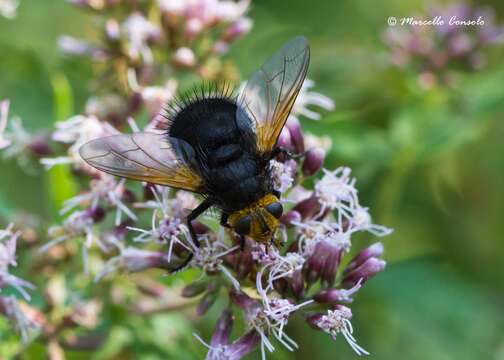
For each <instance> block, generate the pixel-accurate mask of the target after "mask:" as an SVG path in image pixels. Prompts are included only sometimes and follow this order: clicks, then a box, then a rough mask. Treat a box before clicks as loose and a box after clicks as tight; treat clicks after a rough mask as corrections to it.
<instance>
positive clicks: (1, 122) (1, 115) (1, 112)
mask: <svg viewBox="0 0 504 360" xmlns="http://www.w3.org/2000/svg"><path fill="white" fill-rule="evenodd" d="M0 1H1V0H0ZM9 104H10V102H9V100H3V101H2V102H0V150H2V149H5V148H6V147H8V146H9V145H10V144H11V141H10V140H9V139H6V138H5V137H4V134H5V130H6V129H7V120H8V116H9Z"/></svg>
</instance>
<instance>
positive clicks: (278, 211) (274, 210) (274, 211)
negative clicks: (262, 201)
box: [266, 202, 283, 219]
mask: <svg viewBox="0 0 504 360" xmlns="http://www.w3.org/2000/svg"><path fill="white" fill-rule="evenodd" d="M266 211H268V212H269V213H270V214H271V215H273V216H274V217H276V218H277V219H279V218H280V216H282V213H283V206H282V204H280V203H279V202H274V203H271V204H269V205H267V206H266Z"/></svg>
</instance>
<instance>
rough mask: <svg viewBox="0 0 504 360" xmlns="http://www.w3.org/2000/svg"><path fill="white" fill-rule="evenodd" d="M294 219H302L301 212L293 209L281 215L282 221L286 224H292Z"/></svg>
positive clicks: (296, 220)
mask: <svg viewBox="0 0 504 360" xmlns="http://www.w3.org/2000/svg"><path fill="white" fill-rule="evenodd" d="M293 221H294V222H299V221H301V214H300V213H299V211H296V210H291V211H289V212H287V213H285V214H283V215H282V216H281V217H280V222H281V223H282V224H284V225H286V226H292V222H293Z"/></svg>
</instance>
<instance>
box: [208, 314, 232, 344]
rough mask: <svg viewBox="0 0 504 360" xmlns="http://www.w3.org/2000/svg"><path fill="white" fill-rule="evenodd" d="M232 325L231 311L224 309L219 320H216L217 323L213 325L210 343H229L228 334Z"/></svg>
mask: <svg viewBox="0 0 504 360" xmlns="http://www.w3.org/2000/svg"><path fill="white" fill-rule="evenodd" d="M232 327H233V313H232V312H231V311H230V310H229V309H224V311H222V314H221V316H220V317H219V320H217V325H216V326H215V330H214V333H213V335H212V341H211V343H210V344H211V345H212V346H215V347H217V346H219V345H227V344H228V343H229V335H231V329H232Z"/></svg>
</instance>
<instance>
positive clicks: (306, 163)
mask: <svg viewBox="0 0 504 360" xmlns="http://www.w3.org/2000/svg"><path fill="white" fill-rule="evenodd" d="M325 156H326V152H325V150H324V149H322V148H320V147H317V148H313V149H310V150H308V151H307V152H306V155H305V158H304V160H303V165H302V171H303V175H304V176H312V175H314V174H315V173H316V172H317V171H319V170H320V169H321V168H322V165H324V160H325Z"/></svg>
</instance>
